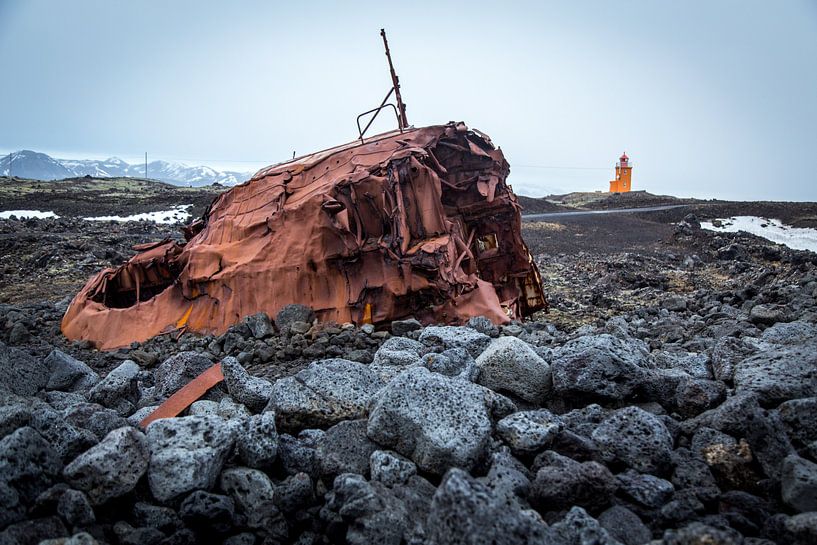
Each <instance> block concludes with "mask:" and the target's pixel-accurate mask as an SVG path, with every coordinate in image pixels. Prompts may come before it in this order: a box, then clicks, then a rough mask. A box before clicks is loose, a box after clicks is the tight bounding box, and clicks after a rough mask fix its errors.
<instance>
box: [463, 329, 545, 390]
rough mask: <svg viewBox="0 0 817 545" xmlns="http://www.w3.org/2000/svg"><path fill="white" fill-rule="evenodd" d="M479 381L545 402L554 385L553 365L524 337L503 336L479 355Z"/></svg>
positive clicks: (494, 388) (492, 342) (495, 388)
mask: <svg viewBox="0 0 817 545" xmlns="http://www.w3.org/2000/svg"><path fill="white" fill-rule="evenodd" d="M476 364H477V367H478V368H479V375H478V378H477V382H479V384H482V385H483V386H485V387H487V388H490V389H492V390H494V391H497V392H500V393H506V392H510V393H511V394H514V395H516V396H519V397H520V398H522V399H524V400H525V401H529V402H531V403H536V404H542V403H543V402H544V400H545V398H546V397H547V395H548V393H549V392H550V389H551V384H552V379H551V373H550V366H549V365H548V364H547V362H546V361H545V360H543V359H542V358H540V357H539V355H538V354H537V353H536V352H534V351H533V349H532V348H531V347H530V346H529V345H528V344H527V343H526V342H524V341H521V340H519V339H517V338H516V337H499V338H497V339H494V340H492V341H491V344H489V345H488V347H487V348H485V350H484V351H483V352H482V353H481V354H480V355H479V357H478V358H477V359H476Z"/></svg>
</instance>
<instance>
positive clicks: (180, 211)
mask: <svg viewBox="0 0 817 545" xmlns="http://www.w3.org/2000/svg"><path fill="white" fill-rule="evenodd" d="M192 206H193V205H192V204H181V205H179V206H174V207H173V208H171V209H170V210H160V211H158V212H145V213H144V214H134V215H132V216H94V217H89V218H83V219H86V220H88V221H120V222H125V221H154V222H156V223H176V222H180V221H187V220H188V219H190V212H188V208H191V207H192Z"/></svg>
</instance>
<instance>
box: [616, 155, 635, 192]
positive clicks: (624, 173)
mask: <svg viewBox="0 0 817 545" xmlns="http://www.w3.org/2000/svg"><path fill="white" fill-rule="evenodd" d="M632 174H633V167H632V166H630V158H629V157H627V152H624V153H622V154H621V157H619V158H618V163H616V179H615V180H610V193H627V192H628V191H630V190H631V189H632V188H633V185H632Z"/></svg>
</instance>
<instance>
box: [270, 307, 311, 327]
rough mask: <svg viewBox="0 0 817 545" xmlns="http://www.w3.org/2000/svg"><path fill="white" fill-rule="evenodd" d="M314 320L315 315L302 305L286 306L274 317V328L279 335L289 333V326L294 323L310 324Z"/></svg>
mask: <svg viewBox="0 0 817 545" xmlns="http://www.w3.org/2000/svg"><path fill="white" fill-rule="evenodd" d="M314 320H315V313H314V312H313V311H312V309H311V308H309V307H307V306H304V305H287V306H285V307H284V308H282V309H281V310H279V311H278V314H276V315H275V327H277V328H278V331H280V332H281V333H289V329H290V326H291V325H292V324H293V323H295V322H306V323H308V324H311V323H312V322H313V321H314Z"/></svg>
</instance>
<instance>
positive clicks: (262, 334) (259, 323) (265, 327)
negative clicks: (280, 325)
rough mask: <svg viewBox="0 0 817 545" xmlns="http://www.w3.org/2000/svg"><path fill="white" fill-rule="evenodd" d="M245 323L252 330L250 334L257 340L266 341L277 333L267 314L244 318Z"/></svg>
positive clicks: (262, 313)
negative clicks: (265, 339)
mask: <svg viewBox="0 0 817 545" xmlns="http://www.w3.org/2000/svg"><path fill="white" fill-rule="evenodd" d="M244 323H245V324H247V327H248V328H250V333H252V336H253V337H255V338H256V339H264V338H266V337H269V336H270V335H272V334H273V333H275V329H274V328H273V326H272V321H271V320H270V317H269V316H268V315H267V313H266V312H259V313H257V314H253V315H252V316H247V317H246V318H244Z"/></svg>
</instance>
